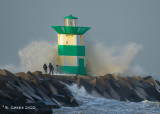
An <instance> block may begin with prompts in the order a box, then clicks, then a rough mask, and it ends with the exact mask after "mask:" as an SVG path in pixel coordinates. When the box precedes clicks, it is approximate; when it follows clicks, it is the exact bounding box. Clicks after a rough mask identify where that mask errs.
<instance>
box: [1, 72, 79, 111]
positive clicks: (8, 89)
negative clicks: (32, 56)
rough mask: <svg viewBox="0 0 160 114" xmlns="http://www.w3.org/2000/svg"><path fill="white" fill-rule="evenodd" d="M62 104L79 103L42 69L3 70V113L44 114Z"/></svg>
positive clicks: (75, 104)
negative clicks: (18, 71)
mask: <svg viewBox="0 0 160 114" xmlns="http://www.w3.org/2000/svg"><path fill="white" fill-rule="evenodd" d="M61 106H71V107H74V106H79V104H78V103H77V101H76V99H75V98H74V97H73V95H72V94H71V91H70V90H68V88H67V87H66V86H65V85H64V84H62V83H60V82H59V80H57V79H56V78H54V77H53V76H50V75H47V74H46V75H44V74H42V72H40V71H37V72H33V73H31V72H27V73H23V72H20V73H16V74H13V73H11V72H9V71H7V70H0V112H1V113H2V114H3V113H4V114H10V113H23V114H25V113H26V114H28V113H32V114H34V113H35V114H37V113H38V114H43V113H47V114H49V113H52V109H54V108H60V107H61Z"/></svg>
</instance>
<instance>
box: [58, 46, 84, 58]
mask: <svg viewBox="0 0 160 114" xmlns="http://www.w3.org/2000/svg"><path fill="white" fill-rule="evenodd" d="M58 54H59V55H63V56H85V46H75V45H58Z"/></svg>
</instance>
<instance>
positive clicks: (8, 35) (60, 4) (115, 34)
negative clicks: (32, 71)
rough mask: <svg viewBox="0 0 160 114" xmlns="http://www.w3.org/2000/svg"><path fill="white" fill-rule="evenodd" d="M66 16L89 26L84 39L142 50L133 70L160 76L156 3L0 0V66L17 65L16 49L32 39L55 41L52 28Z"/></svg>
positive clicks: (159, 13) (159, 3)
mask: <svg viewBox="0 0 160 114" xmlns="http://www.w3.org/2000/svg"><path fill="white" fill-rule="evenodd" d="M69 14H72V15H74V16H76V17H78V18H79V25H81V26H89V27H91V30H90V31H89V32H88V33H87V37H88V39H87V40H90V41H91V40H94V41H96V42H101V43H103V44H104V45H107V46H112V45H125V44H127V43H128V42H135V43H138V44H140V45H142V46H143V50H142V51H141V53H140V54H139V55H138V56H137V57H136V59H135V60H134V62H133V65H139V66H141V67H142V68H143V69H144V70H145V71H147V72H148V73H150V74H153V73H154V74H158V75H160V51H159V50H160V45H159V43H160V0H0V66H3V65H6V64H14V65H18V64H19V62H20V60H19V56H18V50H19V49H21V48H23V47H24V46H25V45H27V44H29V43H30V42H31V41H33V40H47V41H49V42H51V41H53V40H55V41H57V33H56V32H55V31H54V30H53V29H52V28H51V26H52V25H63V24H64V22H63V21H64V20H63V17H64V16H67V15H69Z"/></svg>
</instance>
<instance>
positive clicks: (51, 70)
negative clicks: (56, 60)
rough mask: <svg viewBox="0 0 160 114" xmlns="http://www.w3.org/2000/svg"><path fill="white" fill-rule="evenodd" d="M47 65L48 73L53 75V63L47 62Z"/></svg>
mask: <svg viewBox="0 0 160 114" xmlns="http://www.w3.org/2000/svg"><path fill="white" fill-rule="evenodd" d="M48 67H49V74H50V75H54V72H53V71H54V67H53V65H52V64H51V63H49V66H48Z"/></svg>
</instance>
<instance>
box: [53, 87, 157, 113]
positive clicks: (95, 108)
mask: <svg viewBox="0 0 160 114" xmlns="http://www.w3.org/2000/svg"><path fill="white" fill-rule="evenodd" d="M65 85H66V86H67V87H68V88H69V89H70V90H71V92H72V93H73V95H74V97H75V98H76V99H78V100H79V101H81V102H82V104H81V105H80V106H79V107H61V108H60V109H53V110H52V111H53V114H81V113H82V114H152V113H154V114H159V112H160V105H159V102H137V103H136V102H129V101H118V100H113V99H105V98H99V97H93V96H91V95H89V94H88V93H86V90H85V88H84V87H83V86H81V87H80V88H79V87H78V86H77V85H76V84H73V85H67V84H65Z"/></svg>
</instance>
